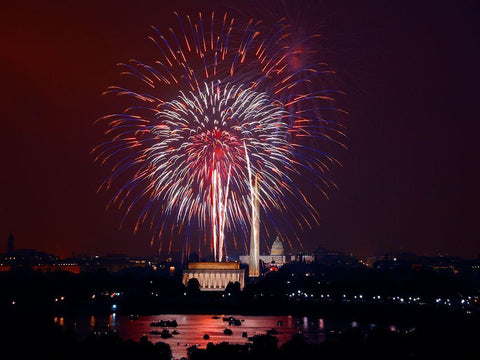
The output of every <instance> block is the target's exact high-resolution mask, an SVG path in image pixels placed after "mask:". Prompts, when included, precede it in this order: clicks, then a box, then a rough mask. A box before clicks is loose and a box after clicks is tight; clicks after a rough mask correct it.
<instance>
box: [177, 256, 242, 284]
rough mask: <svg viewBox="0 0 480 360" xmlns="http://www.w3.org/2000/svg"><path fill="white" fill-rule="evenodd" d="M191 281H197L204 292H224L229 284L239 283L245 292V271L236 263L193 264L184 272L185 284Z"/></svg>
mask: <svg viewBox="0 0 480 360" xmlns="http://www.w3.org/2000/svg"><path fill="white" fill-rule="evenodd" d="M190 279H197V280H198V282H199V283H200V290H202V291H223V290H225V288H226V287H227V285H228V283H229V282H232V283H235V282H239V283H240V289H241V290H243V287H244V286H245V269H240V264H239V263H236V262H191V263H189V264H188V268H187V269H185V270H184V271H183V284H184V285H187V283H188V280H190Z"/></svg>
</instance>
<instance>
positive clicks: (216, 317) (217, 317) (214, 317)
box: [212, 315, 220, 320]
mask: <svg viewBox="0 0 480 360" xmlns="http://www.w3.org/2000/svg"><path fill="white" fill-rule="evenodd" d="M212 319H215V320H217V319H220V316H217V315H215V316H212Z"/></svg>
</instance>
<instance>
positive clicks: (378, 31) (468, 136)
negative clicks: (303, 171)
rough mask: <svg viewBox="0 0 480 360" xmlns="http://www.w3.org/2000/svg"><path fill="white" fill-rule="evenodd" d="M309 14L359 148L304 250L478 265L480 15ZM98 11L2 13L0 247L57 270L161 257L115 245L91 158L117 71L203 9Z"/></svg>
mask: <svg viewBox="0 0 480 360" xmlns="http://www.w3.org/2000/svg"><path fill="white" fill-rule="evenodd" d="M302 4H303V5H304V7H305V8H306V9H307V10H308V9H310V10H311V12H312V14H314V15H311V16H310V19H311V18H315V16H317V17H319V18H321V19H323V21H322V24H320V25H318V26H319V28H320V29H314V30H320V32H321V33H324V37H325V46H326V49H327V50H326V58H327V62H328V63H329V64H330V65H331V66H332V67H333V68H334V69H335V70H336V71H337V75H336V79H335V81H337V83H336V84H335V86H336V87H337V88H338V89H339V90H342V91H344V92H345V93H346V95H344V96H342V97H341V98H340V99H339V104H340V105H341V107H342V108H344V109H345V110H347V111H348V112H349V113H350V115H349V116H348V117H347V119H346V120H345V122H346V124H347V126H346V127H347V129H346V133H347V136H348V138H347V141H346V144H347V146H348V148H349V150H347V151H340V152H336V155H337V156H338V158H339V160H340V161H341V162H342V164H343V167H337V168H333V169H332V172H331V177H332V178H333V180H334V181H335V182H336V183H337V184H338V186H339V189H338V190H332V191H329V192H328V195H329V197H330V200H325V199H322V197H321V196H317V195H316V194H311V196H312V198H313V199H314V201H315V205H316V208H317V209H318V211H319V213H320V226H319V227H315V228H314V229H313V230H311V231H306V232H305V233H300V234H299V236H300V237H301V238H302V241H303V245H304V248H306V249H312V250H313V249H314V248H315V247H316V245H318V244H322V245H323V246H325V247H327V248H329V249H338V250H340V251H343V252H345V253H354V254H358V256H366V255H367V254H382V253H394V252H395V253H398V252H402V251H405V252H414V253H418V254H425V253H429V254H432V253H449V254H452V255H459V256H462V257H466V258H474V257H476V256H477V255H478V254H479V253H480V243H479V241H478V238H476V231H475V222H476V219H477V218H478V214H479V212H478V210H477V208H476V202H477V200H478V191H476V189H475V184H476V183H477V182H478V181H477V180H478V170H477V167H478V166H477V165H478V160H477V159H478V155H479V152H478V149H477V148H475V146H474V145H475V138H474V136H475V133H476V131H477V130H478V126H479V125H478V123H476V122H475V121H474V117H475V95H476V91H475V88H474V85H473V84H474V83H475V81H474V79H475V78H476V77H478V71H479V70H478V69H477V68H476V63H477V62H478V58H479V53H478V49H477V48H476V47H475V39H476V38H477V37H478V32H479V31H478V30H479V27H478V24H476V23H475V22H474V16H473V14H474V13H475V12H474V11H472V10H474V9H473V8H474V5H473V4H471V3H470V4H469V3H462V4H455V3H453V2H448V1H445V2H435V6H431V5H432V4H433V2H432V3H429V2H426V3H424V4H415V5H414V3H413V2H412V3H409V2H406V3H402V4H401V5H400V4H383V3H381V2H379V1H378V2H374V3H372V4H370V5H367V6H366V7H365V4H362V5H360V4H355V3H354V2H348V1H345V2H341V3H338V4H333V3H332V2H325V3H323V4H322V5H318V4H317V5H316V4H315V2H308V1H306V2H302ZM207 5H208V6H206V7H208V8H209V9H210V8H211V9H215V10H216V9H217V8H218V11H223V10H230V8H231V7H232V6H233V5H227V3H226V2H225V3H221V4H219V5H215V4H213V3H212V4H209V3H207ZM92 6H93V5H92V3H88V2H87V3H82V4H75V3H65V4H63V5H60V4H56V5H55V4H47V5H45V4H43V5H37V4H35V3H34V2H31V4H29V6H25V7H20V6H19V5H17V4H13V3H11V4H6V5H5V6H4V8H5V11H4V14H6V15H8V16H7V17H6V20H5V21H4V22H3V23H2V24H1V25H0V26H1V30H2V31H1V33H2V35H0V38H1V39H2V42H3V43H4V44H6V46H4V48H3V49H2V56H1V60H0V65H1V69H2V70H1V76H2V78H3V79H4V87H3V94H4V95H3V96H2V99H1V100H0V105H1V109H2V114H3V117H4V119H5V120H4V121H2V125H1V131H2V133H4V134H7V136H6V138H5V140H4V141H3V142H2V145H1V146H2V151H1V152H2V163H3V164H4V169H5V170H6V172H7V175H6V176H5V177H4V179H3V181H2V185H3V186H2V193H1V194H2V195H1V196H2V199H3V201H4V205H2V214H1V215H2V216H1V218H2V220H1V222H0V239H7V237H8V235H9V234H10V233H13V235H14V237H15V238H16V241H17V243H18V244H22V246H21V247H23V248H35V249H39V250H41V251H45V252H48V253H54V254H59V255H61V256H68V255H69V254H71V253H72V251H74V252H76V253H95V252H99V253H122V252H126V253H131V254H144V253H146V252H152V253H154V252H155V248H154V247H153V248H152V247H150V245H149V239H150V233H149V231H148V228H141V229H140V231H139V233H138V234H137V235H136V236H133V234H132V228H133V226H132V223H129V222H128V221H127V223H126V225H125V227H124V229H123V230H120V231H119V230H118V225H119V224H120V222H121V219H122V217H123V212H122V211H118V210H116V209H110V210H108V211H105V209H104V207H105V204H106V203H107V202H108V200H109V198H110V195H111V194H108V193H105V192H101V193H99V194H97V193H96V190H97V187H98V186H99V185H100V184H101V182H102V181H103V180H104V178H105V175H106V173H105V171H104V170H102V169H99V168H98V167H96V166H95V165H94V164H93V161H92V157H91V156H90V155H89V152H90V150H91V149H92V148H93V147H94V146H95V145H96V144H97V143H98V142H99V141H100V139H101V134H99V132H98V131H96V129H95V128H94V125H93V121H94V120H95V119H96V118H98V117H99V116H101V115H103V114H105V112H106V111H107V110H110V108H108V109H106V107H109V106H110V107H112V108H114V106H112V104H111V102H110V103H109V102H108V101H106V100H105V98H103V97H101V96H100V93H101V92H102V91H104V90H105V88H106V87H107V86H109V85H111V84H112V83H116V81H117V80H118V76H117V71H118V70H117V69H116V68H115V66H114V65H115V63H117V62H121V61H125V60H128V59H129V58H131V57H135V56H137V55H140V56H142V57H149V56H150V54H149V51H150V50H151V47H150V46H149V44H148V42H147V35H148V32H149V26H151V25H158V24H160V23H162V21H168V20H166V19H168V18H169V17H170V16H171V14H172V13H173V11H179V12H180V11H181V12H192V13H193V12H195V11H198V9H199V8H200V5H196V4H195V2H193V1H192V2H189V1H187V2H181V3H179V4H168V5H162V6H161V7H160V6H158V5H156V4H155V2H146V3H144V7H143V8H142V9H140V8H139V9H132V8H131V5H129V3H127V2H122V1H120V2H115V3H114V2H105V3H102V4H96V11H95V12H91V11H90V10H91V7H92ZM202 6H203V7H205V4H203V5H202ZM250 6H251V5H250ZM264 6H265V7H266V8H267V10H269V12H268V13H267V14H266V16H274V15H276V14H275V11H273V10H272V9H271V8H269V7H268V2H265V3H264ZM160 8H161V9H160ZM227 8H228V9H227ZM160 10H161V11H160ZM247 10H248V11H253V10H252V9H248V6H247V9H246V11H247ZM281 10H282V9H279V10H278V11H281ZM258 17H262V14H259V15H258ZM307 17H308V16H307ZM86 19H88V21H86ZM366 23H367V24H366ZM18 24H22V26H21V27H20V26H17V25H18ZM446 24H448V26H447V25H446ZM113 105H115V104H113ZM274 238H275V236H272V237H271V239H269V240H271V241H270V242H273V240H274ZM261 246H262V249H263V248H265V245H264V240H263V239H262V240H261ZM241 249H242V247H241V246H239V250H237V251H238V252H239V253H242V251H241ZM177 250H179V249H177ZM243 252H244V251H243Z"/></svg>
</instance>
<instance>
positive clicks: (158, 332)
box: [150, 330, 162, 335]
mask: <svg viewBox="0 0 480 360" xmlns="http://www.w3.org/2000/svg"><path fill="white" fill-rule="evenodd" d="M150 334H151V335H161V334H162V332H161V331H160V330H152V331H150Z"/></svg>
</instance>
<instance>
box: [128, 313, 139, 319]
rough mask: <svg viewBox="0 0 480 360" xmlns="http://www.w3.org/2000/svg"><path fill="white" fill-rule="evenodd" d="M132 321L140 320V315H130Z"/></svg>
mask: <svg viewBox="0 0 480 360" xmlns="http://www.w3.org/2000/svg"><path fill="white" fill-rule="evenodd" d="M130 320H138V315H134V314H132V315H130Z"/></svg>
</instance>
